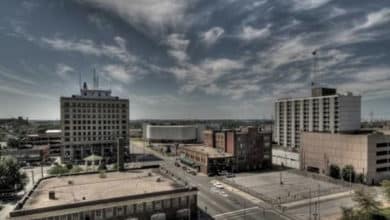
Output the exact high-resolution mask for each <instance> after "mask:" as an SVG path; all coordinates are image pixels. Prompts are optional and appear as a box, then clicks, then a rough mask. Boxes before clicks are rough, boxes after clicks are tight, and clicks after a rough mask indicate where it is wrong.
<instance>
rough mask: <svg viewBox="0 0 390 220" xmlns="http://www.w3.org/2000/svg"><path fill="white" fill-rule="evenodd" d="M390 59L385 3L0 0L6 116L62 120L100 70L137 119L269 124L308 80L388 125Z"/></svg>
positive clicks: (389, 12) (1, 90)
mask: <svg viewBox="0 0 390 220" xmlns="http://www.w3.org/2000/svg"><path fill="white" fill-rule="evenodd" d="M314 50H317V51H318V55H317V56H318V70H317V71H316V74H315V75H314V76H313V75H312V74H311V72H312V66H313V58H312V55H311V53H312V51H314ZM389 51H390V1H386V0H370V1H356V0H343V1H336V0H333V1H332V0H213V1H209V0H131V1H130V0H110V1H106V0H56V1H52V0H51V1H50V0H23V1H22V0H20V1H18V0H3V1H1V2H0V103H1V107H0V117H12V116H18V115H22V116H27V117H29V118H31V119H58V118H59V97H60V96H69V95H71V94H76V93H78V89H79V83H78V81H79V80H78V78H79V73H82V77H83V80H87V81H88V82H90V83H91V82H92V70H93V68H96V70H97V72H98V74H99V76H100V85H101V88H111V89H112V90H113V94H114V95H118V96H121V97H128V98H130V100H131V110H130V111H131V118H132V119H139V118H194V119H202V118H204V119H208V118H228V119H229V118H236V119H245V118H255V119H256V118H257V119H262V118H271V116H272V114H273V102H274V100H275V99H277V98H280V97H288V96H302V95H307V94H308V91H309V88H310V82H311V80H314V81H315V82H316V83H317V84H320V85H324V86H332V87H336V88H338V89H339V91H341V92H346V91H352V92H353V93H356V94H361V95H362V96H363V102H362V109H363V112H362V117H363V118H367V117H368V116H369V114H370V112H371V111H372V112H373V113H374V117H375V118H378V119H379V118H387V119H389V118H390V110H389V109H390V68H389V67H390V62H389V61H390V52H389Z"/></svg>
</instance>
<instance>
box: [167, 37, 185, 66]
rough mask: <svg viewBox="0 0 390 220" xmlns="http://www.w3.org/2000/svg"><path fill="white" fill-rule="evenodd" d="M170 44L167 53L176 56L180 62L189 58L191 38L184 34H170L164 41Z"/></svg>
mask: <svg viewBox="0 0 390 220" xmlns="http://www.w3.org/2000/svg"><path fill="white" fill-rule="evenodd" d="M164 44H165V45H167V46H168V51H167V53H168V54H169V55H170V56H172V57H173V58H175V59H176V60H177V61H178V62H179V63H182V62H185V61H187V60H188V59H189V57H188V55H187V48H188V45H189V44H190V40H188V39H186V38H185V36H184V34H170V35H169V36H168V37H167V38H166V39H165V41H164Z"/></svg>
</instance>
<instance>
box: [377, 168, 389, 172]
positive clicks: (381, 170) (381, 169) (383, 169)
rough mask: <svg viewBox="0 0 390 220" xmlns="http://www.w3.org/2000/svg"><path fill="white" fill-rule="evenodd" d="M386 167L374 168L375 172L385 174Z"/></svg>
mask: <svg viewBox="0 0 390 220" xmlns="http://www.w3.org/2000/svg"><path fill="white" fill-rule="evenodd" d="M386 171H387V167H381V168H376V172H386Z"/></svg>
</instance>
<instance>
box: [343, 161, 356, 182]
mask: <svg viewBox="0 0 390 220" xmlns="http://www.w3.org/2000/svg"><path fill="white" fill-rule="evenodd" d="M342 175H343V180H345V181H347V182H350V181H351V182H354V181H355V169H354V168H353V166H352V165H346V166H344V167H343V170H342Z"/></svg>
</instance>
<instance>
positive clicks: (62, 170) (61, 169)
mask: <svg viewBox="0 0 390 220" xmlns="http://www.w3.org/2000/svg"><path fill="white" fill-rule="evenodd" d="M47 172H48V173H49V174H50V175H62V174H66V173H69V170H68V168H66V166H61V165H58V164H57V165H54V166H53V167H51V168H50V169H49V170H48V171H47Z"/></svg>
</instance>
